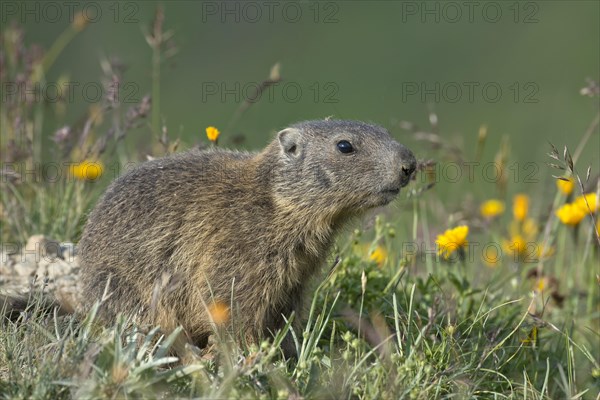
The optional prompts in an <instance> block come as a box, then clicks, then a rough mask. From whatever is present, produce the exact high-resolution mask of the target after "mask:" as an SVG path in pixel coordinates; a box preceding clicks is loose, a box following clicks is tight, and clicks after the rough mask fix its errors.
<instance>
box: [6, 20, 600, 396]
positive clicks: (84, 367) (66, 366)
mask: <svg viewBox="0 0 600 400" xmlns="http://www.w3.org/2000/svg"><path fill="white" fill-rule="evenodd" d="M78 21H79V22H78V23H79V24H80V25H78V29H81V27H82V25H81V20H80V19H79V20H78ZM162 24H163V15H162V13H161V12H158V13H157V18H156V21H155V22H154V24H153V25H152V27H151V28H150V29H149V31H150V32H152V34H151V35H150V36H149V43H150V44H151V53H152V65H153V71H154V72H153V75H152V77H153V78H152V80H153V94H157V93H159V87H160V86H159V85H160V82H159V81H160V62H161V60H163V59H164V57H163V56H164V54H163V55H162V56H161V53H160V52H161V51H162V50H161V44H162V41H163V40H166V39H165V38H170V34H169V35H167V34H163V33H162ZM70 29H74V28H70ZM69 32H70V33H69V34H65V35H63V36H61V38H62V39H61V43H60V46H55V47H53V50H52V51H51V53H50V55H51V57H50V58H48V57H46V58H44V57H41V58H38V59H36V58H35V57H30V58H23V59H22V60H21V61H19V60H20V59H19V57H17V56H16V55H15V54H17V53H16V50H17V49H18V50H19V51H24V52H27V51H28V49H27V47H26V46H25V44H24V42H23V40H22V32H20V31H19V30H18V28H16V27H9V28H7V31H6V32H5V34H4V35H3V40H4V41H5V42H6V43H3V46H2V49H3V50H2V51H6V52H7V54H5V56H6V57H5V59H7V60H9V62H8V64H7V70H6V71H7V72H6V74H7V75H6V76H3V79H6V80H7V81H10V80H11V79H16V76H17V75H18V74H19V73H20V72H22V71H34V72H32V73H31V75H30V77H29V78H30V79H32V80H35V81H39V80H43V79H44V68H48V64H51V62H52V60H54V59H55V58H56V57H58V56H59V53H60V49H61V48H63V47H64V46H65V45H66V44H67V42H68V40H70V39H69V38H71V37H72V36H73V35H74V34H75V33H76V32H75V31H69ZM153 38H154V39H155V40H154V41H152V40H150V39H153ZM63 42H64V43H63ZM4 49H6V50H4ZM11 51H15V54H12V53H10V52H11ZM13 56H14V57H13ZM10 60H12V61H10ZM24 60H27V61H24ZM25 62H27V63H32V64H33V65H25V64H24V63H25ZM103 65H105V66H106V68H105V72H107V73H108V72H110V74H107V75H110V76H111V77H110V79H111V81H113V80H114V79H120V78H119V74H118V70H117V68H113V66H112V64H111V63H110V62H105V63H104V64H103ZM278 79H279V78H278ZM3 87H4V85H3ZM13 100H14V101H13ZM157 104H158V102H157V101H153V108H152V109H151V113H150V114H149V112H148V107H149V106H148V101H147V99H145V100H144V101H143V102H142V103H140V104H138V105H135V106H133V107H131V108H129V109H127V110H125V109H123V108H122V105H121V104H118V103H115V102H114V101H112V100H111V99H110V98H107V99H106V100H105V102H104V103H103V104H102V106H101V107H100V109H93V110H90V111H89V113H87V114H86V115H84V116H82V118H81V121H83V123H81V124H79V125H78V124H73V125H72V126H71V127H70V130H69V132H71V133H70V134H67V135H66V136H63V135H58V133H57V134H56V135H55V143H56V144H55V147H56V149H55V151H53V152H51V153H50V155H49V156H48V157H51V158H52V161H54V162H58V163H60V162H65V161H68V162H75V163H80V162H82V161H84V160H89V159H91V160H97V161H99V162H100V161H102V162H104V165H108V164H110V163H112V164H114V163H117V164H118V165H124V164H125V163H126V162H128V161H131V160H139V159H141V158H143V155H144V154H151V155H153V156H160V155H163V154H167V153H169V152H172V151H175V150H176V148H177V145H178V143H179V141H178V140H176V141H170V140H169V138H168V136H167V132H166V130H165V129H164V127H160V120H161V118H162V117H163V116H161V115H160V109H159V108H158V107H157ZM48 113H51V114H52V117H53V118H56V117H57V116H56V115H54V114H56V113H58V111H57V110H56V109H52V108H48V105H46V104H39V103H36V102H23V101H20V100H19V99H11V98H9V100H8V101H7V102H6V103H4V104H3V107H2V110H1V111H0V117H1V118H0V119H1V121H0V122H1V126H2V139H3V140H2V148H1V149H0V150H1V151H2V157H3V160H10V162H11V163H14V165H17V166H24V168H32V165H34V164H35V162H34V161H35V160H39V159H40V158H39V157H41V156H40V155H39V152H40V151H41V150H40V149H39V147H37V146H38V145H39V143H41V141H42V137H41V136H40V135H41V132H42V129H41V124H42V122H43V119H44V118H45V117H47V114H48ZM99 115H101V116H102V118H99ZM147 115H150V116H151V121H150V122H147V121H146V119H145V118H146V116H147ZM17 117H19V118H21V119H24V120H26V121H28V122H29V123H28V124H24V126H26V127H27V128H26V129H24V130H19V129H18V126H17V124H13V123H12V122H13V121H14V120H15V118H17ZM236 118H237V117H236ZM594 118H595V119H594V122H593V123H592V124H591V125H590V129H589V130H588V131H587V132H585V133H584V134H583V135H582V141H581V145H580V146H578V150H576V152H575V156H574V157H571V156H570V154H569V152H568V149H565V151H564V152H559V151H558V150H557V149H555V148H553V147H549V152H550V157H549V162H550V163H551V164H552V165H550V166H549V167H548V173H557V172H556V171H557V170H558V171H559V172H558V173H557V175H559V176H561V177H562V176H573V177H575V178H576V179H575V180H576V184H575V185H574V188H573V193H571V194H569V195H565V194H562V193H560V192H559V191H556V195H555V197H554V198H553V199H544V198H541V196H538V195H536V194H535V193H527V195H528V199H529V201H530V202H531V204H537V205H538V207H536V208H537V209H543V210H545V211H544V212H543V213H541V214H540V215H532V212H531V210H530V208H532V207H525V209H524V210H523V209H520V210H519V211H520V212H519V214H520V215H523V214H524V217H522V218H521V217H519V218H515V217H513V215H512V212H511V211H512V208H517V207H521V208H523V206H522V205H520V206H519V205H517V204H512V202H511V201H510V199H509V198H508V196H507V195H506V193H508V192H514V189H513V188H511V187H510V186H509V184H508V182H506V181H504V180H500V181H499V182H498V188H497V189H498V190H497V192H498V197H499V198H501V199H504V200H505V204H506V210H505V211H504V213H502V214H500V215H498V216H495V217H487V218H486V217H482V216H481V215H480V214H479V212H478V211H477V210H475V211H474V210H473V206H465V207H464V208H458V207H457V208H456V209H453V210H447V209H445V208H443V206H442V205H443V204H446V203H448V204H455V203H459V202H456V201H448V199H442V198H440V195H439V194H438V193H437V192H436V191H435V190H428V189H430V188H431V186H432V185H431V184H430V181H432V180H435V179H433V174H434V173H435V163H433V162H423V163H422V164H421V171H420V173H419V174H420V175H418V179H417V181H416V182H415V183H413V184H412V185H411V186H409V189H410V193H409V195H410V196H408V197H407V198H404V199H402V201H400V202H398V203H397V204H396V205H394V206H392V207H389V208H387V209H386V210H385V211H384V212H383V213H382V214H381V215H379V216H377V217H372V218H370V219H367V221H366V222H365V223H363V224H362V225H361V226H359V227H357V228H356V229H355V230H354V231H351V232H345V233H344V234H343V235H342V236H341V237H340V238H339V240H338V244H337V246H336V248H335V249H334V250H333V252H332V260H330V261H331V262H330V263H329V265H333V267H332V268H331V270H330V271H329V273H327V271H326V270H325V271H324V274H323V276H322V278H321V279H320V280H319V282H318V287H316V288H315V291H314V295H312V298H310V299H308V300H309V301H308V303H309V306H310V307H309V313H308V320H307V321H306V324H305V328H304V330H303V331H301V332H292V334H293V337H294V341H295V344H296V348H297V350H298V359H297V360H285V359H284V358H283V356H282V352H281V348H280V343H281V341H282V340H283V337H284V336H285V335H286V333H287V331H288V330H290V329H291V328H290V326H291V323H290V324H288V325H287V326H286V327H285V328H284V329H283V330H282V331H280V332H276V333H275V335H274V337H273V338H270V339H269V338H265V340H264V342H262V343H256V344H239V343H236V342H235V341H234V340H233V339H232V338H231V337H230V335H229V334H228V333H227V332H228V331H227V329H226V327H218V328H217V329H216V331H215V335H214V340H213V342H212V344H211V346H212V348H211V351H210V352H208V353H207V354H205V355H204V356H203V357H198V358H197V359H196V360H195V361H193V362H189V363H183V364H182V363H180V362H179V360H178V359H177V358H175V357H173V356H172V354H171V352H170V351H169V350H170V348H171V346H172V344H173V341H174V339H175V335H176V333H177V332H175V333H173V334H171V335H170V336H168V337H165V336H163V335H161V333H160V332H159V330H158V329H157V328H152V329H150V330H147V329H145V328H143V327H139V326H136V325H135V324H134V323H133V322H132V321H131V320H130V319H129V318H128V317H127V316H125V315H124V316H121V317H120V318H119V319H118V321H117V322H116V323H115V324H114V326H103V325H101V324H100V323H98V321H97V319H96V315H95V310H93V311H92V312H90V313H89V314H88V315H83V316H82V315H77V316H74V315H59V314H58V313H57V312H56V311H55V312H50V313H48V312H46V310H44V308H43V307H42V304H43V303H44V301H43V296H44V295H43V293H36V294H32V299H31V301H30V308H29V309H28V310H27V311H26V312H24V313H21V315H20V316H19V318H18V320H16V321H11V320H9V319H7V318H3V319H1V320H0V397H1V398H52V399H59V398H172V397H190V398H191V397H194V398H211V399H212V398H265V399H271V398H272V399H275V398H291V399H299V398H331V399H338V398H360V399H398V398H411V399H434V398H486V399H487V398H493V399H504V398H508V399H512V398H519V399H520V398H523V399H563V398H574V399H579V398H581V399H597V398H598V393H599V391H600V364H599V361H598V360H599V357H600V345H599V343H600V308H599V307H600V306H599V304H600V294H599V288H600V284H599V281H598V279H599V275H598V274H599V271H598V260H599V257H600V247H599V243H600V242H599V240H598V236H597V233H596V232H594V223H595V222H596V221H595V220H593V215H591V214H593V213H588V214H590V215H591V216H590V215H587V214H586V216H585V218H584V219H583V220H582V221H581V222H579V223H578V224H576V225H574V226H567V225H564V224H562V223H561V222H560V221H559V220H558V219H557V218H556V216H555V211H556V210H557V209H558V208H559V207H560V206H561V205H562V204H564V203H566V202H570V201H572V200H573V199H574V198H575V197H577V195H578V194H581V193H583V192H590V191H592V192H593V191H598V185H597V182H595V181H594V180H593V179H590V178H589V174H587V173H586V174H583V175H581V174H580V173H579V170H580V168H579V165H578V164H577V157H578V155H579V154H580V153H581V150H579V149H583V148H584V147H585V142H586V140H587V138H589V136H590V135H592V134H595V133H597V129H598V123H597V121H598V117H597V116H596V117H594ZM433 120H437V117H436V118H432V121H433ZM102 121H103V122H102ZM404 126H405V127H409V126H410V128H408V129H409V130H413V131H414V133H415V136H416V137H426V138H428V140H429V141H430V142H431V144H432V149H431V151H429V150H424V151H423V152H425V151H427V152H430V154H434V155H435V156H436V158H438V159H444V158H445V159H449V160H456V159H458V158H463V159H465V158H466V159H468V156H467V155H465V154H464V152H463V151H462V150H461V149H457V148H455V147H453V145H451V144H449V143H445V142H444V141H443V140H442V139H441V136H440V135H437V127H436V126H433V127H432V129H431V130H432V132H429V133H428V134H427V135H423V132H422V131H417V130H416V129H413V128H414V126H412V125H410V124H404ZM159 127H160V128H159ZM140 128H142V129H149V130H151V131H152V132H153V134H154V135H155V138H156V140H155V143H152V144H149V145H148V147H147V148H144V149H142V150H141V151H139V152H137V153H133V152H131V151H130V150H128V147H127V146H126V145H125V142H124V141H123V139H124V138H125V136H126V135H135V134H136V133H137V131H139V130H140ZM62 132H64V131H62ZM482 132H483V133H482V134H480V143H478V146H477V148H478V149H479V150H478V152H477V153H478V154H480V153H481V152H480V149H481V147H482V146H483V145H484V142H485V132H484V130H483V131H482ZM223 137H225V138H226V137H227V131H225V132H224V133H223ZM509 154H510V152H509V149H508V145H507V144H506V143H504V144H503V146H502V148H500V149H499V150H498V154H497V156H496V158H495V160H494V161H495V162H496V164H497V165H498V167H499V168H506V167H507V165H509V159H510V157H509ZM475 157H476V158H477V157H478V156H475ZM581 170H585V168H581ZM106 175H108V174H105V176H104V178H101V179H100V180H95V179H92V180H90V179H87V180H86V179H77V178H74V177H73V176H72V175H69V174H65V175H64V176H63V177H62V178H61V179H59V180H58V181H55V182H50V181H48V180H40V181H33V182H32V181H28V180H22V179H19V178H20V177H22V175H19V174H18V173H17V174H13V173H11V172H10V171H6V170H4V171H3V179H2V190H3V196H2V203H1V204H2V209H1V211H2V213H1V216H2V225H3V227H2V241H3V242H19V243H24V242H25V241H26V239H27V238H28V237H29V236H30V235H33V234H37V233H44V234H47V235H49V236H51V237H54V238H57V239H61V240H76V239H77V237H78V236H79V234H80V232H81V228H82V224H83V222H84V221H85V215H86V213H87V212H88V211H89V210H90V208H91V207H92V205H93V203H94V201H95V200H96V199H97V197H98V196H99V194H100V193H101V191H102V188H104V187H105V186H106V184H107V183H108V181H110V177H107V176H106ZM421 178H422V179H421ZM506 199H508V200H506ZM478 200H480V201H483V200H486V199H478ZM591 208H593V207H592V206H590V209H591ZM460 225H464V226H468V227H469V233H468V237H467V238H466V239H467V240H468V241H469V244H468V245H466V246H465V247H464V248H459V249H455V250H453V251H451V252H450V253H451V257H450V259H449V260H445V259H444V258H443V257H440V256H439V255H438V254H437V252H436V251H435V238H436V235H439V234H443V233H444V231H445V230H446V228H452V227H455V226H460ZM518 237H521V238H522V239H523V241H524V243H525V245H526V246H525V247H524V248H523V247H522V246H520V242H519V240H517V239H518ZM485 244H494V245H495V247H494V248H500V249H501V250H502V253H503V257H502V258H499V259H495V257H487V259H483V258H482V254H481V248H482V246H483V245H485ZM477 245H479V247H477ZM540 249H543V251H538V250H540ZM550 249H552V250H551V251H550ZM475 250H476V251H475ZM538 253H539V254H538ZM333 258H335V259H336V261H333ZM291 318H293V316H291Z"/></svg>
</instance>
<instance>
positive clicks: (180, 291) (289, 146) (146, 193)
mask: <svg viewBox="0 0 600 400" xmlns="http://www.w3.org/2000/svg"><path fill="white" fill-rule="evenodd" d="M415 165H416V161H415V157H414V156H413V153H412V152H411V151H410V150H408V149H407V148H406V147H404V146H403V145H401V144H399V143H398V142H396V141H394V140H393V139H392V138H391V136H390V135H389V133H388V132H387V131H386V130H385V129H384V128H382V127H379V126H376V125H371V124H367V123H363V122H356V121H342V120H322V121H307V122H300V123H297V124H295V125H292V126H291V127H289V128H286V129H284V130H282V131H281V132H279V133H278V134H277V137H276V138H275V139H274V140H273V141H272V142H271V143H270V144H269V145H268V146H267V147H266V148H265V149H264V150H263V151H261V152H258V153H247V152H237V151H228V150H221V149H216V148H215V149H210V150H205V151H199V150H192V151H188V152H184V153H180V154H175V155H172V156H168V157H164V158H160V159H155V160H152V161H148V162H145V163H143V164H141V165H139V166H137V167H135V168H133V169H132V170H130V171H128V172H127V173H125V174H124V175H123V176H121V177H120V178H118V179H117V180H116V181H114V182H113V183H112V184H111V185H110V187H109V188H108V189H107V190H106V192H105V194H104V195H103V197H102V198H101V199H100V200H99V202H98V204H97V205H96V207H95V209H94V210H93V211H92V213H91V214H90V216H89V220H88V222H87V225H86V226H85V229H84V232H83V237H82V238H81V241H80V243H79V254H80V258H81V279H82V283H83V288H84V290H83V298H84V300H83V301H84V306H85V307H87V308H89V307H91V306H92V305H93V304H94V303H95V302H97V301H99V300H100V299H101V298H103V295H105V296H104V297H105V299H104V301H103V303H102V305H101V307H100V316H101V317H102V318H103V319H105V320H107V321H111V320H113V319H114V317H115V316H116V314H117V313H119V312H122V313H136V315H137V318H138V321H140V322H142V323H147V324H152V325H159V326H160V327H161V329H163V330H165V331H167V332H168V331H170V330H172V329H174V328H175V327H177V326H179V325H181V326H182V327H183V329H184V332H185V336H186V340H188V341H191V342H192V343H194V344H195V345H197V346H199V347H204V346H205V345H206V344H207V340H208V337H209V335H210V334H211V333H212V332H213V326H212V320H211V316H210V315H209V312H208V310H210V307H211V306H212V305H214V304H222V305H225V306H227V307H229V306H232V309H231V318H232V323H233V325H234V326H235V327H236V331H238V332H237V333H238V334H239V333H240V332H241V333H242V334H243V335H245V337H246V338H251V339H252V340H256V339H258V338H261V337H265V335H267V334H269V332H275V331H277V329H279V328H281V327H282V326H283V325H284V317H286V318H288V317H289V316H290V314H291V313H292V312H293V311H295V312H296V313H299V312H300V308H301V304H302V298H303V295H304V292H305V290H306V288H307V284H308V283H309V282H310V278H311V277H313V276H314V275H315V274H316V272H317V270H318V269H319V266H320V265H321V264H323V262H324V261H325V259H326V256H327V254H328V250H329V248H330V246H331V245H332V242H333V240H334V236H335V234H336V232H338V231H339V229H340V228H341V227H342V226H343V225H344V224H345V223H347V222H348V221H349V220H350V219H351V218H352V217H356V216H359V215H360V214H361V213H363V212H364V211H366V210H368V209H371V208H373V207H377V206H382V205H385V204H388V203H389V202H390V201H392V200H393V199H394V198H395V197H396V196H397V195H398V193H399V191H400V188H401V187H403V186H405V185H406V184H407V183H408V181H409V179H410V177H411V175H412V173H413V171H414V170H415ZM156 288H159V289H161V290H159V291H158V294H157V290H156ZM105 289H106V291H105ZM106 295H107V296H106ZM297 317H298V316H297ZM297 320H299V319H298V318H297ZM296 326H297V327H300V326H299V325H296ZM286 341H287V339H286ZM284 352H287V353H288V354H291V355H293V354H295V349H294V347H293V345H292V342H291V341H290V342H289V343H287V344H286V345H285V346H284Z"/></svg>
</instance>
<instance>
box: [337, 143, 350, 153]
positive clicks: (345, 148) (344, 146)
mask: <svg viewBox="0 0 600 400" xmlns="http://www.w3.org/2000/svg"><path fill="white" fill-rule="evenodd" d="M337 148H338V150H339V151H341V152H342V153H344V154H348V153H352V152H353V151H354V147H352V145H351V144H350V142H349V141H347V140H340V141H339V142H338V144H337Z"/></svg>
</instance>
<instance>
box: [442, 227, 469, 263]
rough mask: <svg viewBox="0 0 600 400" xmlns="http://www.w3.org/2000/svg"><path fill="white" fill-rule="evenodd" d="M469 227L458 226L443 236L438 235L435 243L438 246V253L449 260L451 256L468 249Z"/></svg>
mask: <svg viewBox="0 0 600 400" xmlns="http://www.w3.org/2000/svg"><path fill="white" fill-rule="evenodd" d="M468 234H469V227H468V226H466V225H461V226H457V227H456V228H454V229H448V230H447V231H446V232H444V233H443V234H441V235H438V237H437V239H436V241H435V243H436V244H437V245H438V253H439V254H440V255H443V256H444V258H446V259H448V258H449V257H450V254H452V253H454V252H455V251H457V250H458V249H460V248H463V247H466V246H467V244H468V243H469V242H468V241H467V235H468Z"/></svg>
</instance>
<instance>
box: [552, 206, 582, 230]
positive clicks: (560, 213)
mask: <svg viewBox="0 0 600 400" xmlns="http://www.w3.org/2000/svg"><path fill="white" fill-rule="evenodd" d="M556 216H557V217H558V219H560V222H562V223H563V224H565V225H573V226H575V225H578V224H579V223H580V222H581V221H582V220H583V219H584V218H585V216H586V213H585V211H584V210H583V209H582V208H581V207H579V206H577V205H576V204H573V203H567V204H564V205H563V206H561V207H560V208H559V209H558V210H556Z"/></svg>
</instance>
